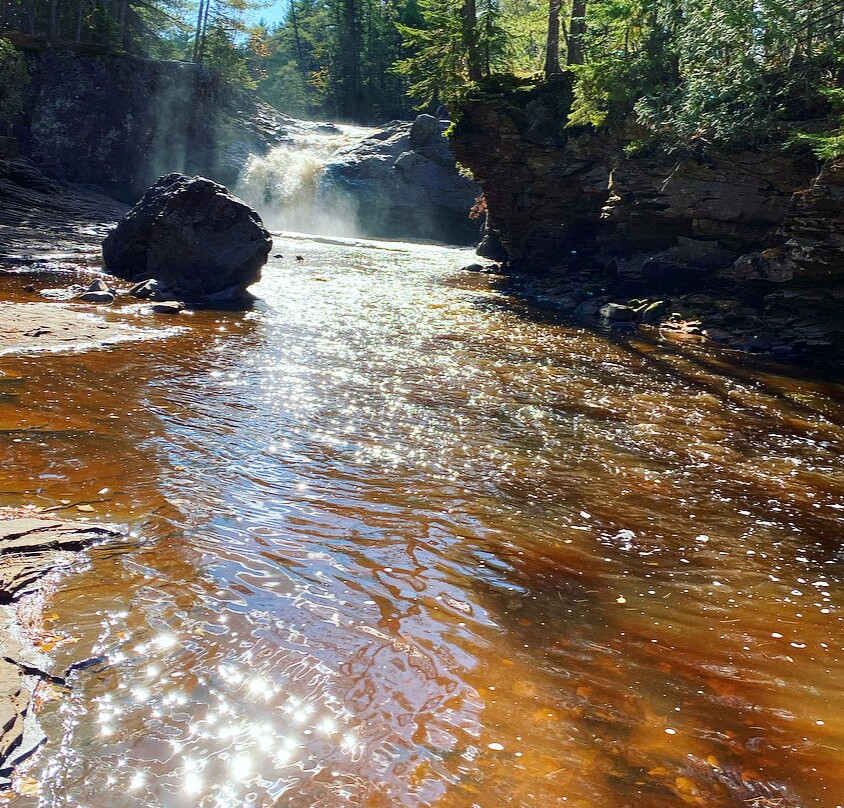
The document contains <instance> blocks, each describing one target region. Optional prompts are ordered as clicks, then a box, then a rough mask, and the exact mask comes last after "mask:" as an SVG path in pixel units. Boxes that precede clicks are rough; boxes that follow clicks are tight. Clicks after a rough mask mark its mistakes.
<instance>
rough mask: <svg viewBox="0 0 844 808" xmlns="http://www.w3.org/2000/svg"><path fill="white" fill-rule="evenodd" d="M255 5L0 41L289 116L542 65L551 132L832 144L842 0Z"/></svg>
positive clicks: (444, 95) (69, 25)
mask: <svg viewBox="0 0 844 808" xmlns="http://www.w3.org/2000/svg"><path fill="white" fill-rule="evenodd" d="M270 2H271V0H0V32H2V31H6V32H8V36H9V37H10V38H11V39H12V41H13V42H15V43H17V44H22V45H23V46H26V45H27V43H28V42H31V41H32V40H38V39H44V40H61V41H63V42H67V43H74V44H76V45H77V46H79V47H89V46H93V47H97V48H102V49H107V50H113V51H126V52H129V53H136V54H140V55H145V56H150V57H152V58H171V59H172V58H174V59H185V60H192V61H194V62H198V63H203V64H206V65H208V66H209V67H211V68H213V69H214V70H217V71H218V72H220V73H222V74H223V75H224V76H225V77H226V78H227V79H228V80H229V81H230V82H232V83H234V84H237V85H240V86H242V87H245V88H248V89H251V90H256V91H257V93H258V94H259V95H260V96H261V97H262V98H264V99H265V100H267V101H269V102H270V103H272V104H274V105H275V106H277V107H279V108H280V109H282V110H284V111H286V112H289V113H290V114H293V115H299V116H303V117H317V118H318V117H330V118H339V119H345V120H357V121H361V122H377V121H379V120H380V121H383V120H384V119H388V118H393V117H404V116H407V115H409V114H411V113H412V111H413V109H414V108H416V109H428V110H429V111H433V110H434V109H435V108H436V107H437V106H439V105H440V104H442V103H447V102H449V101H454V100H458V99H460V98H462V97H464V96H465V95H466V94H467V93H468V92H473V91H476V90H477V88H478V87H479V86H480V85H489V84H490V81H491V80H492V79H493V78H494V77H495V76H496V75H497V76H499V79H496V81H498V82H499V84H501V79H502V78H503V77H504V76H507V75H509V76H512V77H513V79H514V80H516V81H517V82H518V81H521V80H523V79H526V78H531V79H533V80H536V79H538V78H539V76H538V74H539V73H540V72H541V71H543V70H544V72H545V73H546V75H548V76H551V75H560V74H566V73H567V74H568V75H569V80H568V81H566V82H565V85H566V87H569V86H572V85H573V88H574V90H573V100H572V102H571V104H570V108H569V109H568V110H567V112H566V113H565V114H562V113H561V120H560V126H561V127H563V126H566V125H568V126H572V127H574V126H593V127H601V126H606V125H610V124H612V123H613V122H614V121H621V120H625V119H630V118H631V116H632V117H635V119H636V120H638V122H639V123H640V124H641V125H642V126H643V127H644V131H645V135H643V136H642V137H644V139H645V140H648V139H649V142H650V143H651V144H652V145H660V146H661V147H667V148H674V147H677V146H681V147H687V146H689V145H690V144H695V146H700V145H705V144H709V143H716V144H730V145H735V144H741V145H745V146H757V145H761V144H763V143H765V142H766V141H779V142H786V141H788V140H789V137H790V133H789V132H788V131H786V126H785V124H786V123H788V124H789V125H791V126H792V127H794V125H795V122H799V121H801V120H803V119H810V118H812V119H815V120H816V123H815V124H813V127H811V128H810V129H809V131H814V132H815V135H806V136H805V138H804V139H811V142H812V143H813V145H814V147H815V148H816V150H817V151H818V153H819V154H829V153H832V152H833V151H835V150H836V149H840V140H841V135H840V120H839V119H838V118H837V117H836V116H837V114H838V113H837V112H835V111H834V109H833V107H834V106H835V105H836V104H838V105H840V104H841V95H840V94H841V93H842V92H844V90H843V89H842V86H841V85H842V78H844V61H842V59H843V58H844V3H842V0H788V1H786V0H287V6H286V13H285V15H284V17H283V19H282V21H281V22H280V23H278V24H277V25H275V26H273V27H270V26H268V25H266V24H265V23H262V22H260V21H256V17H257V15H258V14H259V13H260V10H261V9H262V8H263V7H266V6H268V5H269V4H270ZM504 84H506V81H505V82H504ZM501 86H504V85H503V84H502V85H501ZM560 86H562V85H560ZM825 117H826V120H827V123H826V124H825V125H824V124H823V121H822V119H824V118H825ZM819 120H820V121H821V122H820V124H818V123H817V121H819ZM824 126H825V128H826V129H827V130H829V131H828V132H827V134H823V133H821V134H820V135H818V134H817V131H818V129H820V130H823V129H824ZM796 128H798V129H800V128H801V126H800V125H799V123H798V125H797V127H796ZM802 128H805V127H802ZM836 132H837V133H838V134H836ZM812 138H813V139H812ZM791 139H792V140H793V139H794V138H793V137H792V138H791ZM836 144H838V145H836ZM830 150H832V151H830Z"/></svg>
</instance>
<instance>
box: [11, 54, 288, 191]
mask: <svg viewBox="0 0 844 808" xmlns="http://www.w3.org/2000/svg"><path fill="white" fill-rule="evenodd" d="M20 47H21V48H22V49H23V50H24V55H25V57H26V63H27V69H28V71H29V74H30V76H31V82H30V84H29V86H28V89H27V93H28V97H27V99H26V104H25V107H26V112H25V114H24V116H23V118H22V119H21V121H20V123H19V125H18V126H17V127H16V129H15V134H16V135H17V137H18V140H19V142H20V149H21V153H22V154H23V155H25V156H27V157H29V158H31V159H32V160H33V161H34V162H35V163H36V164H37V165H38V166H39V167H40V168H41V170H42V171H44V172H45V173H46V174H47V175H49V176H50V177H53V178H56V179H59V180H63V181H66V182H71V183H83V184H86V185H89V186H91V187H95V188H97V189H98V190H101V191H103V192H105V193H107V194H109V195H110V196H113V197H115V198H117V199H120V200H122V201H124V202H129V203H133V202H135V201H136V200H137V199H138V198H139V197H140V196H141V194H143V192H144V191H145V190H146V189H147V188H148V187H149V186H150V185H151V184H152V182H154V180H155V178H156V177H159V176H161V175H162V174H165V173H167V172H171V171H180V172H185V173H191V174H193V173H199V174H205V175H209V176H212V177H214V179H216V180H218V181H220V182H223V183H226V184H234V182H235V181H236V179H237V176H238V174H239V172H240V169H241V168H242V166H243V164H244V163H245V161H246V159H247V158H248V156H249V154H250V153H252V152H262V151H266V150H267V149H268V148H270V147H271V146H273V145H276V144H277V143H279V142H281V141H282V140H283V139H284V137H285V135H286V131H287V128H288V126H289V124H290V122H291V121H292V119H290V118H288V117H287V116H285V115H282V114H280V113H278V112H277V111H276V110H274V109H273V108H272V107H269V106H268V105H266V104H261V103H258V102H256V101H255V100H254V99H253V98H251V97H250V96H249V95H248V94H247V93H244V92H241V91H239V90H237V89H234V88H231V87H229V86H227V84H226V82H225V81H224V80H223V79H222V78H221V77H220V76H219V75H217V74H216V73H214V71H212V70H209V69H208V68H205V67H203V66H201V65H194V64H189V63H186V62H176V61H170V62H167V61H165V62H162V61H154V60H150V59H142V58H139V57H134V56H129V55H126V54H122V55H117V54H106V53H96V52H94V51H93V50H92V49H88V50H87V51H85V50H80V49H72V48H71V47H69V46H68V45H66V44H47V45H45V44H44V43H33V42H31V41H23V42H21V44H20Z"/></svg>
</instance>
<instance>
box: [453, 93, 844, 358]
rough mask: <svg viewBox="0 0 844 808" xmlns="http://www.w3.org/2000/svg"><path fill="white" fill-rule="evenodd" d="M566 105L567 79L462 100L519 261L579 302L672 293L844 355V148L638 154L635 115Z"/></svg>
mask: <svg viewBox="0 0 844 808" xmlns="http://www.w3.org/2000/svg"><path fill="white" fill-rule="evenodd" d="M568 103H569V88H568V86H567V85H566V84H565V82H564V80H561V81H560V82H557V83H554V84H551V85H549V84H546V85H541V86H538V87H525V88H522V89H520V90H517V91H510V92H507V93H500V94H497V95H494V94H491V95H486V96H480V97H478V98H475V99H473V100H469V101H467V102H466V103H464V104H463V105H462V106H461V108H460V111H459V121H458V124H457V126H456V127H455V132H454V135H453V137H452V140H451V145H452V149H453V150H454V152H455V154H456V155H457V157H458V159H459V160H460V162H462V163H463V164H464V165H466V166H468V167H469V168H470V169H471V170H472V172H473V174H474V175H475V177H476V179H477V180H478V181H479V182H480V184H481V186H482V188H483V191H484V194H485V196H486V200H487V205H488V225H489V228H490V230H491V231H492V234H493V236H494V238H493V239H492V240H493V242H494V241H495V238H497V240H498V241H500V245H501V247H503V250H504V252H505V253H506V256H507V262H508V263H509V265H510V267H511V268H512V269H514V270H516V271H518V272H520V273H523V274H528V275H533V276H536V277H539V276H542V275H543V274H545V280H544V281H543V282H542V283H540V286H543V284H544V289H545V291H549V290H553V289H554V288H556V297H557V298H559V299H560V300H561V302H562V303H563V304H564V305H570V306H571V307H572V308H574V307H576V306H578V305H579V304H582V303H583V302H584V290H586V293H587V294H591V295H592V296H593V297H594V298H595V299H596V301H597V303H598V304H602V303H604V302H608V301H610V300H625V299H626V298H636V301H635V303H636V304H641V302H642V301H643V299H645V300H646V299H648V298H656V297H658V298H661V299H663V300H665V301H666V303H665V305H664V307H663V308H664V309H665V311H666V312H670V311H679V312H681V313H682V314H684V315H687V317H688V319H689V320H691V319H692V318H700V320H701V322H700V323H696V326H697V331H698V332H699V333H701V334H706V335H712V336H713V338H717V339H719V340H721V341H725V342H728V343H729V344H732V345H736V346H737V347H750V348H753V349H754V350H756V349H758V350H763V351H767V350H769V349H772V348H776V349H778V350H776V351H775V352H779V353H782V354H783V355H785V356H788V355H793V354H798V353H811V352H818V351H822V352H828V351H830V349H832V351H833V353H836V352H837V353H838V355H840V353H841V352H842V350H844V322H842V321H844V318H842V317H841V316H840V314H841V311H842V308H841V304H842V300H844V247H843V246H842V235H841V233H842V219H841V216H842V214H841V208H842V198H844V186H843V185H842V182H844V165H842V161H838V162H835V163H832V164H830V165H827V166H826V167H824V168H823V170H822V171H821V172H820V174H818V169H819V166H818V164H817V161H816V160H815V159H814V158H813V156H812V155H811V154H810V153H808V152H806V151H802V150H799V151H791V152H784V151H779V152H772V153H769V154H763V153H756V152H740V153H723V152H722V153H717V152H712V151H707V152H705V153H704V152H703V151H701V153H700V154H699V155H694V156H691V155H689V156H685V157H682V158H678V157H672V156H667V155H664V154H663V155H644V154H636V153H635V152H633V153H631V149H630V148H629V147H627V148H625V144H629V143H631V141H635V137H636V132H635V131H632V128H630V127H628V128H627V129H625V130H622V129H616V130H611V131H600V132H595V131H594V130H591V129H588V130H587V129H565V128H564V122H565V120H566V109H567V104H568ZM494 246H495V245H494V244H493V247H494ZM490 257H495V256H493V255H490ZM549 272H550V273H551V277H548V275H547V273H549ZM551 294H552V297H553V296H554V292H553V291H552V292H551ZM827 300H828V301H830V304H829V305H827V304H826V303H824V302H823V301H827ZM597 308H599V307H596V309H597ZM821 309H824V311H823V312H822V311H821ZM827 309H828V311H827ZM836 314H837V316H835V315H836Z"/></svg>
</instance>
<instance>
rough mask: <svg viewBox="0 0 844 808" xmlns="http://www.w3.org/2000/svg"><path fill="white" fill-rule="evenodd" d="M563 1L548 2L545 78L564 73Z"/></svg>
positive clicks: (552, 0) (550, 0)
mask: <svg viewBox="0 0 844 808" xmlns="http://www.w3.org/2000/svg"><path fill="white" fill-rule="evenodd" d="M561 5H562V3H561V0H548V38H547V39H546V40H545V78H548V77H549V76H553V75H556V74H557V73H562V68H561V67H560V6H561Z"/></svg>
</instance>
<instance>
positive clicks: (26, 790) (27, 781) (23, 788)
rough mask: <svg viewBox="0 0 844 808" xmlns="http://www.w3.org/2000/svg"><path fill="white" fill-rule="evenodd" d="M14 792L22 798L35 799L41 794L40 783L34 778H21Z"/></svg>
mask: <svg viewBox="0 0 844 808" xmlns="http://www.w3.org/2000/svg"><path fill="white" fill-rule="evenodd" d="M15 791H17V792H18V794H20V795H21V796H24V797H37V796H38V795H39V794H40V793H41V783H39V782H38V781H37V780H36V779H35V778H34V777H23V778H21V779H20V780H19V781H18V782H17V783H16V788H15Z"/></svg>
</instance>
